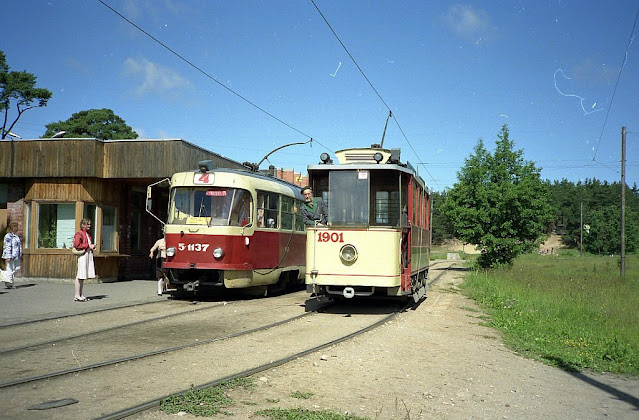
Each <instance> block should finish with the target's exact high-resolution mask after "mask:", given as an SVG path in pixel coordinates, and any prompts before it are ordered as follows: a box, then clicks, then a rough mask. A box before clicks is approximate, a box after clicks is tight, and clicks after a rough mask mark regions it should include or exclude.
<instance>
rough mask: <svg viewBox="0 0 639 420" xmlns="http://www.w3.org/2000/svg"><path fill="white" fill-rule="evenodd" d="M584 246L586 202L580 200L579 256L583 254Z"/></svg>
mask: <svg viewBox="0 0 639 420" xmlns="http://www.w3.org/2000/svg"><path fill="white" fill-rule="evenodd" d="M583 246H584V202H583V201H580V202H579V256H580V257H581V256H582V249H583Z"/></svg>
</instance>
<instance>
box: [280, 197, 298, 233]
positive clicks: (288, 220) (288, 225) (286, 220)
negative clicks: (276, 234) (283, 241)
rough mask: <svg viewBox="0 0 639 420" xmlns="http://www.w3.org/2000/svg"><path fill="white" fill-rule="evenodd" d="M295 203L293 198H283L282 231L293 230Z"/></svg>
mask: <svg viewBox="0 0 639 420" xmlns="http://www.w3.org/2000/svg"><path fill="white" fill-rule="evenodd" d="M294 210H295V208H294V202H293V198H292V197H284V196H283V197H282V229H288V230H292V229H293V217H294V213H293V212H294Z"/></svg>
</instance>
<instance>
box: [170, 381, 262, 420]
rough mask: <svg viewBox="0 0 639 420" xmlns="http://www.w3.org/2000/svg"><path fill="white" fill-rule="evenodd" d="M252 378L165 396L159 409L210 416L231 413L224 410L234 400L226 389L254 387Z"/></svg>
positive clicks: (173, 412)
mask: <svg viewBox="0 0 639 420" xmlns="http://www.w3.org/2000/svg"><path fill="white" fill-rule="evenodd" d="M255 386H256V385H255V380H254V379H252V378H238V379H233V380H231V381H227V382H224V383H221V384H219V385H217V386H213V387H208V388H203V389H197V390H195V389H191V390H190V391H188V392H187V393H185V394H183V395H177V396H173V397H170V398H166V399H165V400H163V401H162V402H161V403H160V410H162V411H164V412H165V413H168V414H176V413H179V412H181V411H182V412H186V413H190V414H193V415H195V416H203V417H210V416H213V415H215V414H219V413H222V414H225V415H232V414H233V413H229V412H228V411H225V409H226V408H228V407H230V406H231V405H232V404H233V403H234V401H233V400H232V399H231V398H230V397H229V396H228V395H227V391H230V390H232V389H236V388H244V389H247V390H250V389H253V388H255Z"/></svg>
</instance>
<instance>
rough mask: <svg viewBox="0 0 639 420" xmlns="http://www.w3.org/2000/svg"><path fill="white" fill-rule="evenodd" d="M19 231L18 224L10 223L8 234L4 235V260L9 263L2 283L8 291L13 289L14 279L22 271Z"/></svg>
mask: <svg viewBox="0 0 639 420" xmlns="http://www.w3.org/2000/svg"><path fill="white" fill-rule="evenodd" d="M17 231H18V222H16V221H13V222H9V226H7V234H6V235H4V243H3V246H2V259H4V260H5V261H6V262H7V266H6V270H4V272H3V275H2V281H3V282H4V286H5V287H6V288H7V289H13V278H14V276H15V274H16V272H17V271H18V270H19V269H20V260H21V259H22V242H21V241H20V237H19V236H18V235H17V234H16V232H17Z"/></svg>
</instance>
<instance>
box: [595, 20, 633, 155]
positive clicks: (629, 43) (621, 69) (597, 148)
mask: <svg viewBox="0 0 639 420" xmlns="http://www.w3.org/2000/svg"><path fill="white" fill-rule="evenodd" d="M637 19H639V10H637V15H636V16H635V22H634V24H633V25H632V31H630V39H629V40H628V46H627V47H626V52H625V54H624V55H623V61H622V63H621V67H620V68H619V73H617V81H616V82H615V88H614V89H613V91H612V97H611V98H610V103H609V104H608V110H607V111H606V118H604V122H603V126H602V127H601V133H599V138H598V139H597V146H596V147H595V154H594V155H593V156H592V160H593V162H594V160H595V158H596V157H597V151H598V150H599V143H601V138H602V137H603V132H604V129H605V128H606V123H607V122H608V116H609V115H610V109H611V108H612V102H613V101H614V100H615V93H617V86H618V85H619V79H621V72H622V71H623V69H624V67H625V66H626V61H627V60H628V51H630V45H632V41H633V40H634V33H635V27H636V26H637Z"/></svg>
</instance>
